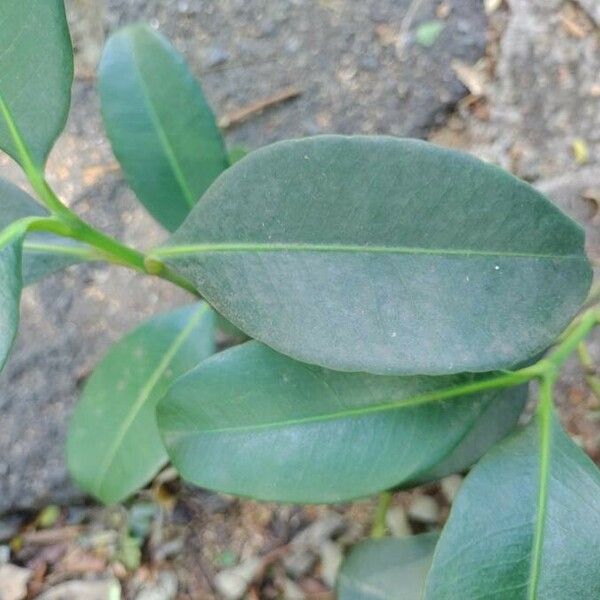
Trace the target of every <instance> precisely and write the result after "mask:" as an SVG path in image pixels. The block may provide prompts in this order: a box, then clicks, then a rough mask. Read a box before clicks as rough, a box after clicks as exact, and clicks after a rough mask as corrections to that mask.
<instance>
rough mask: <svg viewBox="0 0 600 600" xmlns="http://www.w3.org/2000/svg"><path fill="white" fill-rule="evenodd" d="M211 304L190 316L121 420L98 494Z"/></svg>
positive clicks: (100, 474) (101, 472)
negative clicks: (141, 414) (129, 434)
mask: <svg viewBox="0 0 600 600" xmlns="http://www.w3.org/2000/svg"><path fill="white" fill-rule="evenodd" d="M208 310H209V306H208V304H206V303H204V304H203V305H202V306H201V307H200V308H199V309H198V311H197V312H196V313H195V314H194V315H193V316H192V317H191V318H190V321H189V323H188V324H187V325H186V326H185V327H184V328H183V329H182V330H181V332H180V333H179V335H178V336H177V337H176V338H175V340H174V341H173V343H172V344H171V346H170V347H169V349H168V350H167V352H165V354H164V356H163V358H162V360H161V361H160V362H159V364H158V366H157V367H156V369H155V370H154V372H153V373H152V375H151V376H150V377H149V378H148V381H147V382H146V385H144V386H143V387H142V388H141V390H140V392H139V394H138V396H137V398H136V401H135V402H134V403H133V405H132V406H131V410H130V412H129V414H128V415H127V417H126V418H125V419H123V420H122V421H121V426H120V427H119V429H118V431H117V432H115V433H116V434H115V436H114V437H113V443H112V444H111V446H110V448H109V450H108V452H107V454H106V455H105V458H104V461H103V462H102V466H101V467H100V469H99V470H98V475H97V476H96V478H95V480H94V485H93V486H92V489H93V490H94V491H95V493H96V494H98V495H99V494H100V492H101V490H102V487H103V485H104V481H105V479H106V476H107V474H108V471H109V469H110V467H111V465H112V463H113V462H114V460H115V457H116V456H117V453H118V452H119V449H120V448H121V445H122V443H123V440H124V439H125V436H126V435H127V432H128V431H129V429H130V428H131V425H132V423H133V422H134V421H135V419H136V417H137V415H138V414H139V412H140V410H142V408H143V406H144V404H145V403H146V402H147V400H148V398H149V397H150V395H151V394H152V392H153V390H154V388H155V387H156V385H157V384H158V382H159V381H160V378H161V377H162V375H163V374H164V373H165V371H166V370H167V369H168V368H169V366H170V364H171V362H172V361H173V360H174V358H175V356H176V355H177V352H179V350H180V349H181V347H182V346H183V344H184V343H185V341H186V340H187V338H188V337H189V336H190V335H191V333H192V332H193V330H194V329H195V328H196V326H197V325H198V323H199V322H200V319H201V318H202V317H203V316H204V314H205V313H206V312H208Z"/></svg>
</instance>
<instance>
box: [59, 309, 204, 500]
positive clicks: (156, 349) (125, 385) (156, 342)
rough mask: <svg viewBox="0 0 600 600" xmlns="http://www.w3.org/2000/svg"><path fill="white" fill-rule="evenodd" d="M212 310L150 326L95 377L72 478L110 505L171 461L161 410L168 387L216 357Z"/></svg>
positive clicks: (82, 408)
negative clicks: (158, 416) (157, 413)
mask: <svg viewBox="0 0 600 600" xmlns="http://www.w3.org/2000/svg"><path fill="white" fill-rule="evenodd" d="M213 321H214V314H213V313H212V311H211V310H210V309H209V307H208V305H207V304H206V303H200V304H199V305H192V306H189V307H184V308H183V309H178V310H175V311H171V312H169V313H165V314H163V315H160V316H158V317H155V318H153V319H151V320H150V321H147V322H146V323H144V324H143V325H142V326H140V327H138V328H137V329H135V330H134V331H133V332H131V333H130V334H129V335H127V336H126V337H125V338H123V339H122V340H121V341H120V342H118V343H117V344H116V345H114V346H113V347H112V348H111V349H110V350H109V352H108V353H107V355H106V356H105V358H104V359H103V360H102V361H101V363H100V364H99V365H98V366H97V368H96V370H95V371H94V373H93V375H92V376H91V377H90V379H89V381H88V382H87V383H86V387H85V389H84V392H83V394H82V397H81V401H80V403H79V405H78V406H77V408H76V410H75V412H74V414H73V417H72V421H71V425H70V428H69V437H68V443H67V458H68V464H69V470H70V472H71V474H72V475H73V477H74V478H75V479H76V481H77V482H78V483H79V485H81V487H82V488H83V489H85V490H86V491H88V492H90V493H91V494H93V495H94V496H96V497H97V498H99V499H100V500H102V501H103V502H105V503H113V502H118V501H120V500H122V499H124V498H126V497H127V496H129V495H131V493H133V492H134V491H135V490H136V489H137V488H139V487H140V486H142V485H144V484H145V483H146V482H147V481H148V480H149V479H151V478H152V476H154V474H155V473H156V471H157V470H158V469H159V468H160V467H161V466H162V465H163V464H164V462H165V460H166V453H165V451H164V449H163V447H162V443H161V441H160V437H159V435H158V431H157V428H156V424H155V418H154V407H155V405H156V403H157V402H158V400H159V398H160V396H161V395H162V394H163V393H164V391H165V390H166V388H167V387H168V385H169V383H170V382H171V381H172V380H173V379H174V378H175V377H177V376H178V375H181V374H182V373H184V372H185V371H187V370H188V369H190V368H191V367H193V366H194V365H196V364H197V363H198V362H199V361H200V360H203V359H204V358H206V357H208V356H210V354H212V352H214V338H213V325H214V323H213Z"/></svg>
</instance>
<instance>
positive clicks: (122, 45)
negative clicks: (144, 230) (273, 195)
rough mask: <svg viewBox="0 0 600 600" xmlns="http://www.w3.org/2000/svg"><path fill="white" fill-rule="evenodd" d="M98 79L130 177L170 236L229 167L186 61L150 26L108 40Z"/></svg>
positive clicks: (108, 123)
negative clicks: (209, 187)
mask: <svg viewBox="0 0 600 600" xmlns="http://www.w3.org/2000/svg"><path fill="white" fill-rule="evenodd" d="M99 77H100V96H101V101H102V115H103V118H104V124H105V126H106V130H107V133H108V137H109V138H110V141H111V144H112V147H113V150H114V152H115V154H116V156H117V158H118V160H119V162H120V163H121V166H122V167H123V170H124V172H125V175H126V176H127V179H128V181H129V183H130V185H131V187H132V188H133V190H134V191H135V193H136V194H137V196H138V198H139V199H140V201H141V202H142V203H143V204H144V206H145V207H146V208H147V209H148V211H149V212H150V214H151V215H152V216H154V218H155V219H156V220H157V221H159V223H161V224H162V225H164V227H166V228H167V229H169V230H170V231H173V230H174V229H176V228H177V227H178V226H179V225H180V224H181V222H182V221H183V220H184V219H185V217H186V216H187V214H188V213H189V211H190V209H191V208H192V207H193V206H194V205H195V204H196V201H197V200H198V198H200V196H201V195H202V194H203V193H204V191H205V190H206V189H207V188H208V186H209V185H210V184H211V183H212V182H213V181H214V179H215V178H216V177H217V176H218V175H219V174H220V173H221V172H222V171H224V170H225V169H226V168H227V167H228V166H229V159H228V157H227V152H226V150H225V145H224V143H223V139H222V137H221V133H220V131H219V128H218V127H217V124H216V122H215V117H214V115H213V112H212V110H211V108H210V106H209V105H208V103H207V101H206V99H205V98H204V95H203V94H202V90H201V89H200V85H199V84H198V82H197V81H196V80H195V79H194V76H193V75H192V73H191V71H190V69H189V67H188V66H187V65H186V63H185V61H184V59H183V57H182V56H181V55H180V54H178V53H177V52H176V51H175V50H174V49H173V48H172V47H171V46H170V44H169V43H168V42H167V41H166V40H165V39H164V38H163V37H162V36H161V35H159V34H158V33H156V32H154V31H152V30H151V29H150V28H149V27H147V26H145V25H134V26H130V27H127V28H125V29H123V30H121V31H120V32H118V33H116V34H115V35H113V36H112V37H111V38H110V40H109V41H108V43H107V45H106V49H105V51H104V54H103V57H102V62H101V64H100V74H99Z"/></svg>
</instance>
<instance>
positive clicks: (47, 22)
mask: <svg viewBox="0 0 600 600" xmlns="http://www.w3.org/2000/svg"><path fill="white" fill-rule="evenodd" d="M72 82H73V50H72V48H71V38H70V36H69V29H68V26H67V21H66V18H65V9H64V6H63V0H43V1H40V0H10V1H8V0H4V1H3V2H1V3H0V148H2V149H3V150H4V151H6V152H7V153H8V154H10V155H11V156H12V157H13V158H15V160H17V161H18V162H20V163H21V164H23V155H22V153H21V151H20V150H19V148H18V147H17V145H16V144H15V141H14V138H13V134H12V133H11V131H10V130H11V128H12V127H16V128H17V129H18V130H19V132H20V133H21V136H22V138H23V140H24V142H25V144H26V145H27V147H28V149H29V152H30V153H31V156H32V159H33V161H34V163H35V164H36V166H37V167H38V168H41V167H42V166H43V165H44V163H45V162H46V158H47V157H48V154H49V153H50V149H51V148H52V146H53V145H54V142H55V141H56V138H57V137H58V136H59V134H60V133H61V131H62V130H63V128H64V126H65V122H66V120H67V115H68V113H69V106H70V102H71V85H72Z"/></svg>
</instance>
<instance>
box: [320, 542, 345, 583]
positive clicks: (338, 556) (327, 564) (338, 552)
mask: <svg viewBox="0 0 600 600" xmlns="http://www.w3.org/2000/svg"><path fill="white" fill-rule="evenodd" d="M319 554H320V556H321V578H322V579H323V582H324V583H325V584H326V585H328V586H329V587H330V588H333V587H335V582H336V580H337V575H338V571H339V570H340V566H341V565H342V561H343V560H344V553H343V552H342V547H341V546H340V544H336V543H335V542H332V541H331V540H327V541H325V542H323V543H322V544H321V547H320V548H319Z"/></svg>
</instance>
